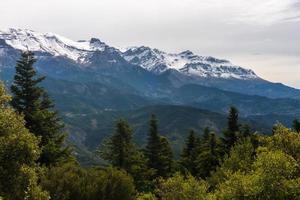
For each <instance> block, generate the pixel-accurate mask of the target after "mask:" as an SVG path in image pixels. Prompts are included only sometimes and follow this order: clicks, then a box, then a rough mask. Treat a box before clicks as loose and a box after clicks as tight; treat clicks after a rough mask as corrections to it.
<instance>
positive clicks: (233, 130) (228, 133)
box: [223, 107, 240, 153]
mask: <svg viewBox="0 0 300 200" xmlns="http://www.w3.org/2000/svg"><path fill="white" fill-rule="evenodd" d="M238 119H239V114H238V110H237V109H236V108H235V107H230V110H229V115H228V118H227V120H228V122H227V130H225V131H224V138H223V142H224V146H225V151H226V152H227V153H228V152H229V151H230V149H231V147H232V146H233V145H234V144H235V143H236V142H237V140H238V136H239V131H240V128H239V127H240V125H239V123H238Z"/></svg>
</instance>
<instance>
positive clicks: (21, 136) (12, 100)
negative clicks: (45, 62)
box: [0, 51, 300, 200]
mask: <svg viewBox="0 0 300 200" xmlns="http://www.w3.org/2000/svg"><path fill="white" fill-rule="evenodd" d="M35 62H36V60H35V57H34V54H33V53H32V52H28V51H27V52H23V53H22V55H21V58H20V59H19V60H18V62H17V66H16V70H15V75H14V79H13V81H12V85H11V87H10V94H11V95H9V92H8V91H9V89H8V88H5V86H4V84H3V83H1V84H0V199H1V200H2V199H3V200H6V199H7V200H24V199H28V200H49V199H53V200H120V199H122V200H185V199H186V200H202V199H203V200H214V199H215V200H217V199H218V200H219V199H220V200H227V199H228V200H229V199H251V200H252V199H253V200H254V199H265V200H285V199H300V121H299V119H293V120H291V122H290V123H291V124H292V126H291V127H290V128H287V127H285V126H283V125H282V124H280V123H277V124H274V125H273V127H272V128H270V130H269V132H270V134H263V133H258V132H254V131H253V130H255V129H256V128H257V126H260V125H259V124H256V123H253V122H252V123H251V121H247V120H245V119H243V118H241V117H240V115H239V113H240V112H241V111H239V110H238V109H237V108H235V107H234V106H231V107H230V108H229V112H228V113H227V115H224V114H223V115H222V114H219V113H214V112H211V111H205V110H200V109H196V110H194V108H190V107H184V106H152V107H151V106H150V107H146V108H141V109H140V110H135V111H131V112H127V111H123V112H124V113H122V119H118V120H117V121H115V123H114V124H113V125H112V124H109V123H108V124H101V123H102V122H107V120H102V119H104V118H106V117H107V118H109V117H112V116H113V115H114V113H113V112H112V111H110V113H109V115H107V114H106V115H104V114H103V115H102V116H101V113H96V114H95V113H94V114H93V115H91V116H89V120H87V121H84V120H86V118H76V120H79V121H81V123H85V128H84V129H85V131H87V132H90V131H92V130H93V128H95V127H98V128H99V127H101V129H105V128H106V130H107V131H108V130H110V129H111V127H113V128H112V129H113V131H112V133H111V134H107V135H105V136H104V137H103V138H102V140H101V141H102V142H101V143H98V144H97V141H99V140H98V139H95V141H94V142H93V141H89V142H90V143H91V145H92V146H94V147H95V148H96V149H97V151H96V152H95V154H93V155H90V156H94V157H95V159H98V160H100V161H101V162H100V163H99V164H96V165H93V166H83V165H80V163H79V162H78V160H77V158H76V157H77V156H78V149H74V147H72V144H71V143H69V140H66V138H67V134H68V133H66V132H65V130H66V129H65V128H64V123H63V121H62V120H61V118H60V115H59V111H57V110H56V109H55V104H54V102H53V101H52V99H51V97H50V96H49V94H48V92H47V90H45V89H44V88H43V87H41V85H42V83H43V81H44V80H45V79H47V77H42V76H39V75H38V74H37V73H36V71H35V69H34V67H33V65H34V63H35ZM145 110H146V111H145ZM191 111H193V112H191ZM178 115H182V116H183V117H178ZM69 117H72V116H69ZM101 117H102V118H101ZM66 120H67V122H68V119H66ZM79 121H78V123H79ZM90 122H92V123H90ZM160 122H162V124H164V125H163V127H160ZM73 123H77V122H76V121H73ZM260 123H264V121H260ZM70 124H71V122H70ZM137 124H139V126H138V125H137ZM166 124H167V126H166ZM106 126H108V127H106ZM109 126H111V127H109ZM173 126H176V127H177V128H176V129H173V128H172V127H173ZM136 127H140V128H141V130H139V131H138V132H137V133H145V134H144V135H143V134H140V135H134V132H133V130H134V129H135V128H136ZM187 128H190V129H189V131H188V132H185V133H184V134H181V135H178V133H179V132H184V131H185V129H187ZM69 130H72V129H69ZM73 130H75V129H73ZM95 130H98V129H95ZM171 130H172V131H174V130H175V131H174V132H172V133H170V131H171ZM199 130H202V131H201V132H200V131H199ZM110 131H111V130H110ZM166 133H168V134H166ZM92 135H93V134H92ZM183 137H184V138H183ZM91 140H92V139H91ZM182 141H184V142H182ZM179 143H182V144H179ZM181 146H182V148H181ZM179 147H180V148H179ZM76 148H78V146H77V147H76ZM176 152H178V153H177V154H178V155H177V156H176ZM81 156H82V155H81Z"/></svg>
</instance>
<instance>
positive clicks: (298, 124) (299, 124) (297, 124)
mask: <svg viewBox="0 0 300 200" xmlns="http://www.w3.org/2000/svg"><path fill="white" fill-rule="evenodd" d="M293 129H294V130H295V131H296V132H297V133H300V120H297V119H295V120H294V121H293Z"/></svg>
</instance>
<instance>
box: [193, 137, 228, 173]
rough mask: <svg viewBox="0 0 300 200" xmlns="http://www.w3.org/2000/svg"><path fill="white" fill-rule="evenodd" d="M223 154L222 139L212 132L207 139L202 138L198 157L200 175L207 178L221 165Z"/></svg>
mask: <svg viewBox="0 0 300 200" xmlns="http://www.w3.org/2000/svg"><path fill="white" fill-rule="evenodd" d="M222 156H223V150H222V145H221V141H220V139H219V138H218V137H217V136H216V135H215V134H214V133H210V134H209V137H208V139H207V140H202V143H201V145H200V153H199V155H198V157H197V161H196V162H197V170H198V176H199V177H201V178H207V177H208V176H210V173H211V172H212V171H214V170H215V169H216V168H217V166H218V165H219V161H220V159H221V157H222Z"/></svg>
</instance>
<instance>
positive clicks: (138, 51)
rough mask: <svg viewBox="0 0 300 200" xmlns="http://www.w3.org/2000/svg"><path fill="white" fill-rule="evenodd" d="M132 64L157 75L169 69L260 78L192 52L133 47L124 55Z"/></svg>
mask: <svg viewBox="0 0 300 200" xmlns="http://www.w3.org/2000/svg"><path fill="white" fill-rule="evenodd" d="M123 57H124V58H125V59H126V60H127V61H128V62H130V63H132V64H135V65H140V66H142V67H143V68H145V69H147V70H149V71H152V72H154V73H157V74H161V73H163V72H165V71H167V70H169V69H174V70H177V71H179V72H181V73H184V74H186V75H189V76H200V77H215V78H236V79H255V78H258V76H257V75H256V74H255V73H254V72H253V71H252V70H250V69H245V68H242V67H240V66H237V65H234V64H232V63H230V62H229V61H227V60H222V59H217V58H214V57H211V56H198V55H195V54H194V53H193V52H191V51H183V52H181V53H179V54H175V53H166V52H163V51H160V50H158V49H152V48H149V47H144V46H142V47H132V48H129V49H128V50H127V51H125V52H124V53H123Z"/></svg>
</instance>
